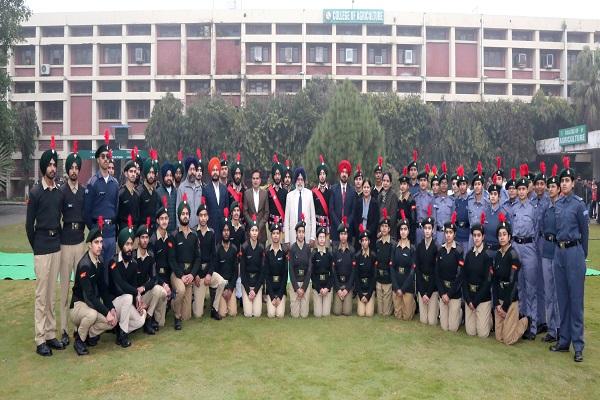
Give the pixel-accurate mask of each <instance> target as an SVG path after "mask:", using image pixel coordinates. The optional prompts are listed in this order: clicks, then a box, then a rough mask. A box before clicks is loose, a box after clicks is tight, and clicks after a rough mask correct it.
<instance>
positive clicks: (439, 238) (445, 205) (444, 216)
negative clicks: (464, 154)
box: [417, 161, 454, 268]
mask: <svg viewBox="0 0 600 400" xmlns="http://www.w3.org/2000/svg"><path fill="white" fill-rule="evenodd" d="M439 182H440V189H439V191H438V195H437V196H436V197H434V199H433V210H434V212H433V218H434V220H435V223H436V224H435V225H434V227H433V230H434V236H435V241H436V242H437V244H438V245H440V244H442V243H444V241H445V238H444V224H445V223H446V222H448V221H450V216H451V215H452V213H453V212H454V199H453V198H452V197H450V196H448V168H447V167H446V161H442V174H441V175H440V176H439ZM417 246H418V243H417ZM417 268H418V266H417Z"/></svg>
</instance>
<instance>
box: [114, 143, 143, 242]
mask: <svg viewBox="0 0 600 400" xmlns="http://www.w3.org/2000/svg"><path fill="white" fill-rule="evenodd" d="M132 157H133V155H132ZM134 160H135V159H134V158H132V159H131V160H129V161H127V163H126V164H125V167H124V168H123V174H124V175H125V183H124V184H123V185H121V187H120V188H119V215H118V226H117V229H118V231H117V232H120V231H121V229H123V228H125V227H126V226H127V217H128V216H130V215H131V217H132V218H133V221H134V223H138V221H139V220H140V197H139V195H138V192H137V191H136V189H135V181H136V179H137V178H138V175H137V167H136V165H135V161H134Z"/></svg>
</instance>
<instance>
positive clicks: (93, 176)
mask: <svg viewBox="0 0 600 400" xmlns="http://www.w3.org/2000/svg"><path fill="white" fill-rule="evenodd" d="M97 180H98V175H96V174H94V175H92V176H91V177H90V180H89V181H88V186H90V185H93V184H94V183H96V181H97ZM86 189H87V188H86Z"/></svg>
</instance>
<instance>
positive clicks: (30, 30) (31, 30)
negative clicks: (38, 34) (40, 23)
mask: <svg viewBox="0 0 600 400" xmlns="http://www.w3.org/2000/svg"><path fill="white" fill-rule="evenodd" d="M20 33H21V36H23V37H24V38H34V37H35V26H22V27H21V29H20Z"/></svg>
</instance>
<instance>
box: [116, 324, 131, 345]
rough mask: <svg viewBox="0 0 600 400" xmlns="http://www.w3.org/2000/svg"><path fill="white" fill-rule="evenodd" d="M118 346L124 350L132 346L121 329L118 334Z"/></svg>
mask: <svg viewBox="0 0 600 400" xmlns="http://www.w3.org/2000/svg"><path fill="white" fill-rule="evenodd" d="M117 344H118V345H119V346H121V347H123V348H126V347H129V346H131V341H130V340H129V336H128V335H127V333H125V331H123V330H122V329H121V328H119V332H118V333H117Z"/></svg>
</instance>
